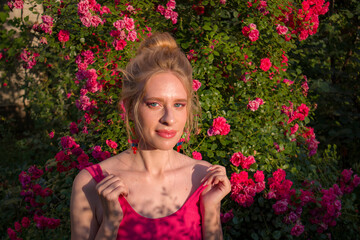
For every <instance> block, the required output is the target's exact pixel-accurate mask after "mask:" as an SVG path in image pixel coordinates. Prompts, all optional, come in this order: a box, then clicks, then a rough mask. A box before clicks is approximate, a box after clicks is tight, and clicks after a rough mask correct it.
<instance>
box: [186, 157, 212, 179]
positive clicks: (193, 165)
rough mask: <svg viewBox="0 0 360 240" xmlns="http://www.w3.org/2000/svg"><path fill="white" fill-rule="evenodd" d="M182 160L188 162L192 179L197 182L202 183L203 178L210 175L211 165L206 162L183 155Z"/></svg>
mask: <svg viewBox="0 0 360 240" xmlns="http://www.w3.org/2000/svg"><path fill="white" fill-rule="evenodd" d="M182 160H183V161H185V162H186V164H187V166H188V167H189V168H190V169H191V173H192V179H193V180H195V182H200V181H201V179H202V178H203V177H205V176H206V174H207V173H208V169H209V167H211V166H212V164H211V163H209V162H207V161H204V160H195V159H193V158H191V157H188V156H186V155H183V154H182Z"/></svg>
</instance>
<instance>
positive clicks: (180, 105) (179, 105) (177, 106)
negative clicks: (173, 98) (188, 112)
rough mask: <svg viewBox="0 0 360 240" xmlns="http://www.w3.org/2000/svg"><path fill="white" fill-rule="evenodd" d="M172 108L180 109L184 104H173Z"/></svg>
mask: <svg viewBox="0 0 360 240" xmlns="http://www.w3.org/2000/svg"><path fill="white" fill-rule="evenodd" d="M174 106H175V107H176V108H181V107H185V104H184V103H175V104H174Z"/></svg>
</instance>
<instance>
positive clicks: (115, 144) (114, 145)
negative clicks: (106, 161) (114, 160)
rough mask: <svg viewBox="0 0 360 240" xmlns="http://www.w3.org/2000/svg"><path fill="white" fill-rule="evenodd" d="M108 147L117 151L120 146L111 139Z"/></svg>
mask: <svg viewBox="0 0 360 240" xmlns="http://www.w3.org/2000/svg"><path fill="white" fill-rule="evenodd" d="M106 145H108V146H109V147H110V148H112V149H115V148H117V146H118V145H117V143H116V142H114V141H113V140H111V139H108V140H106Z"/></svg>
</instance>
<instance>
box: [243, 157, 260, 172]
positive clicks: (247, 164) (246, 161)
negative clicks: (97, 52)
mask: <svg viewBox="0 0 360 240" xmlns="http://www.w3.org/2000/svg"><path fill="white" fill-rule="evenodd" d="M255 162H256V161H255V158H254V156H248V157H247V158H245V159H244V160H243V162H242V163H241V167H242V168H244V169H249V168H250V166H251V165H252V164H254V163H255Z"/></svg>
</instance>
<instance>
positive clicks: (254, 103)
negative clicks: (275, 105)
mask: <svg viewBox="0 0 360 240" xmlns="http://www.w3.org/2000/svg"><path fill="white" fill-rule="evenodd" d="M263 104H264V100H262V99H261V98H256V99H255V100H253V101H249V103H248V105H247V109H250V110H251V111H253V112H255V111H256V110H257V109H258V108H259V107H260V106H261V105H263Z"/></svg>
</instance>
